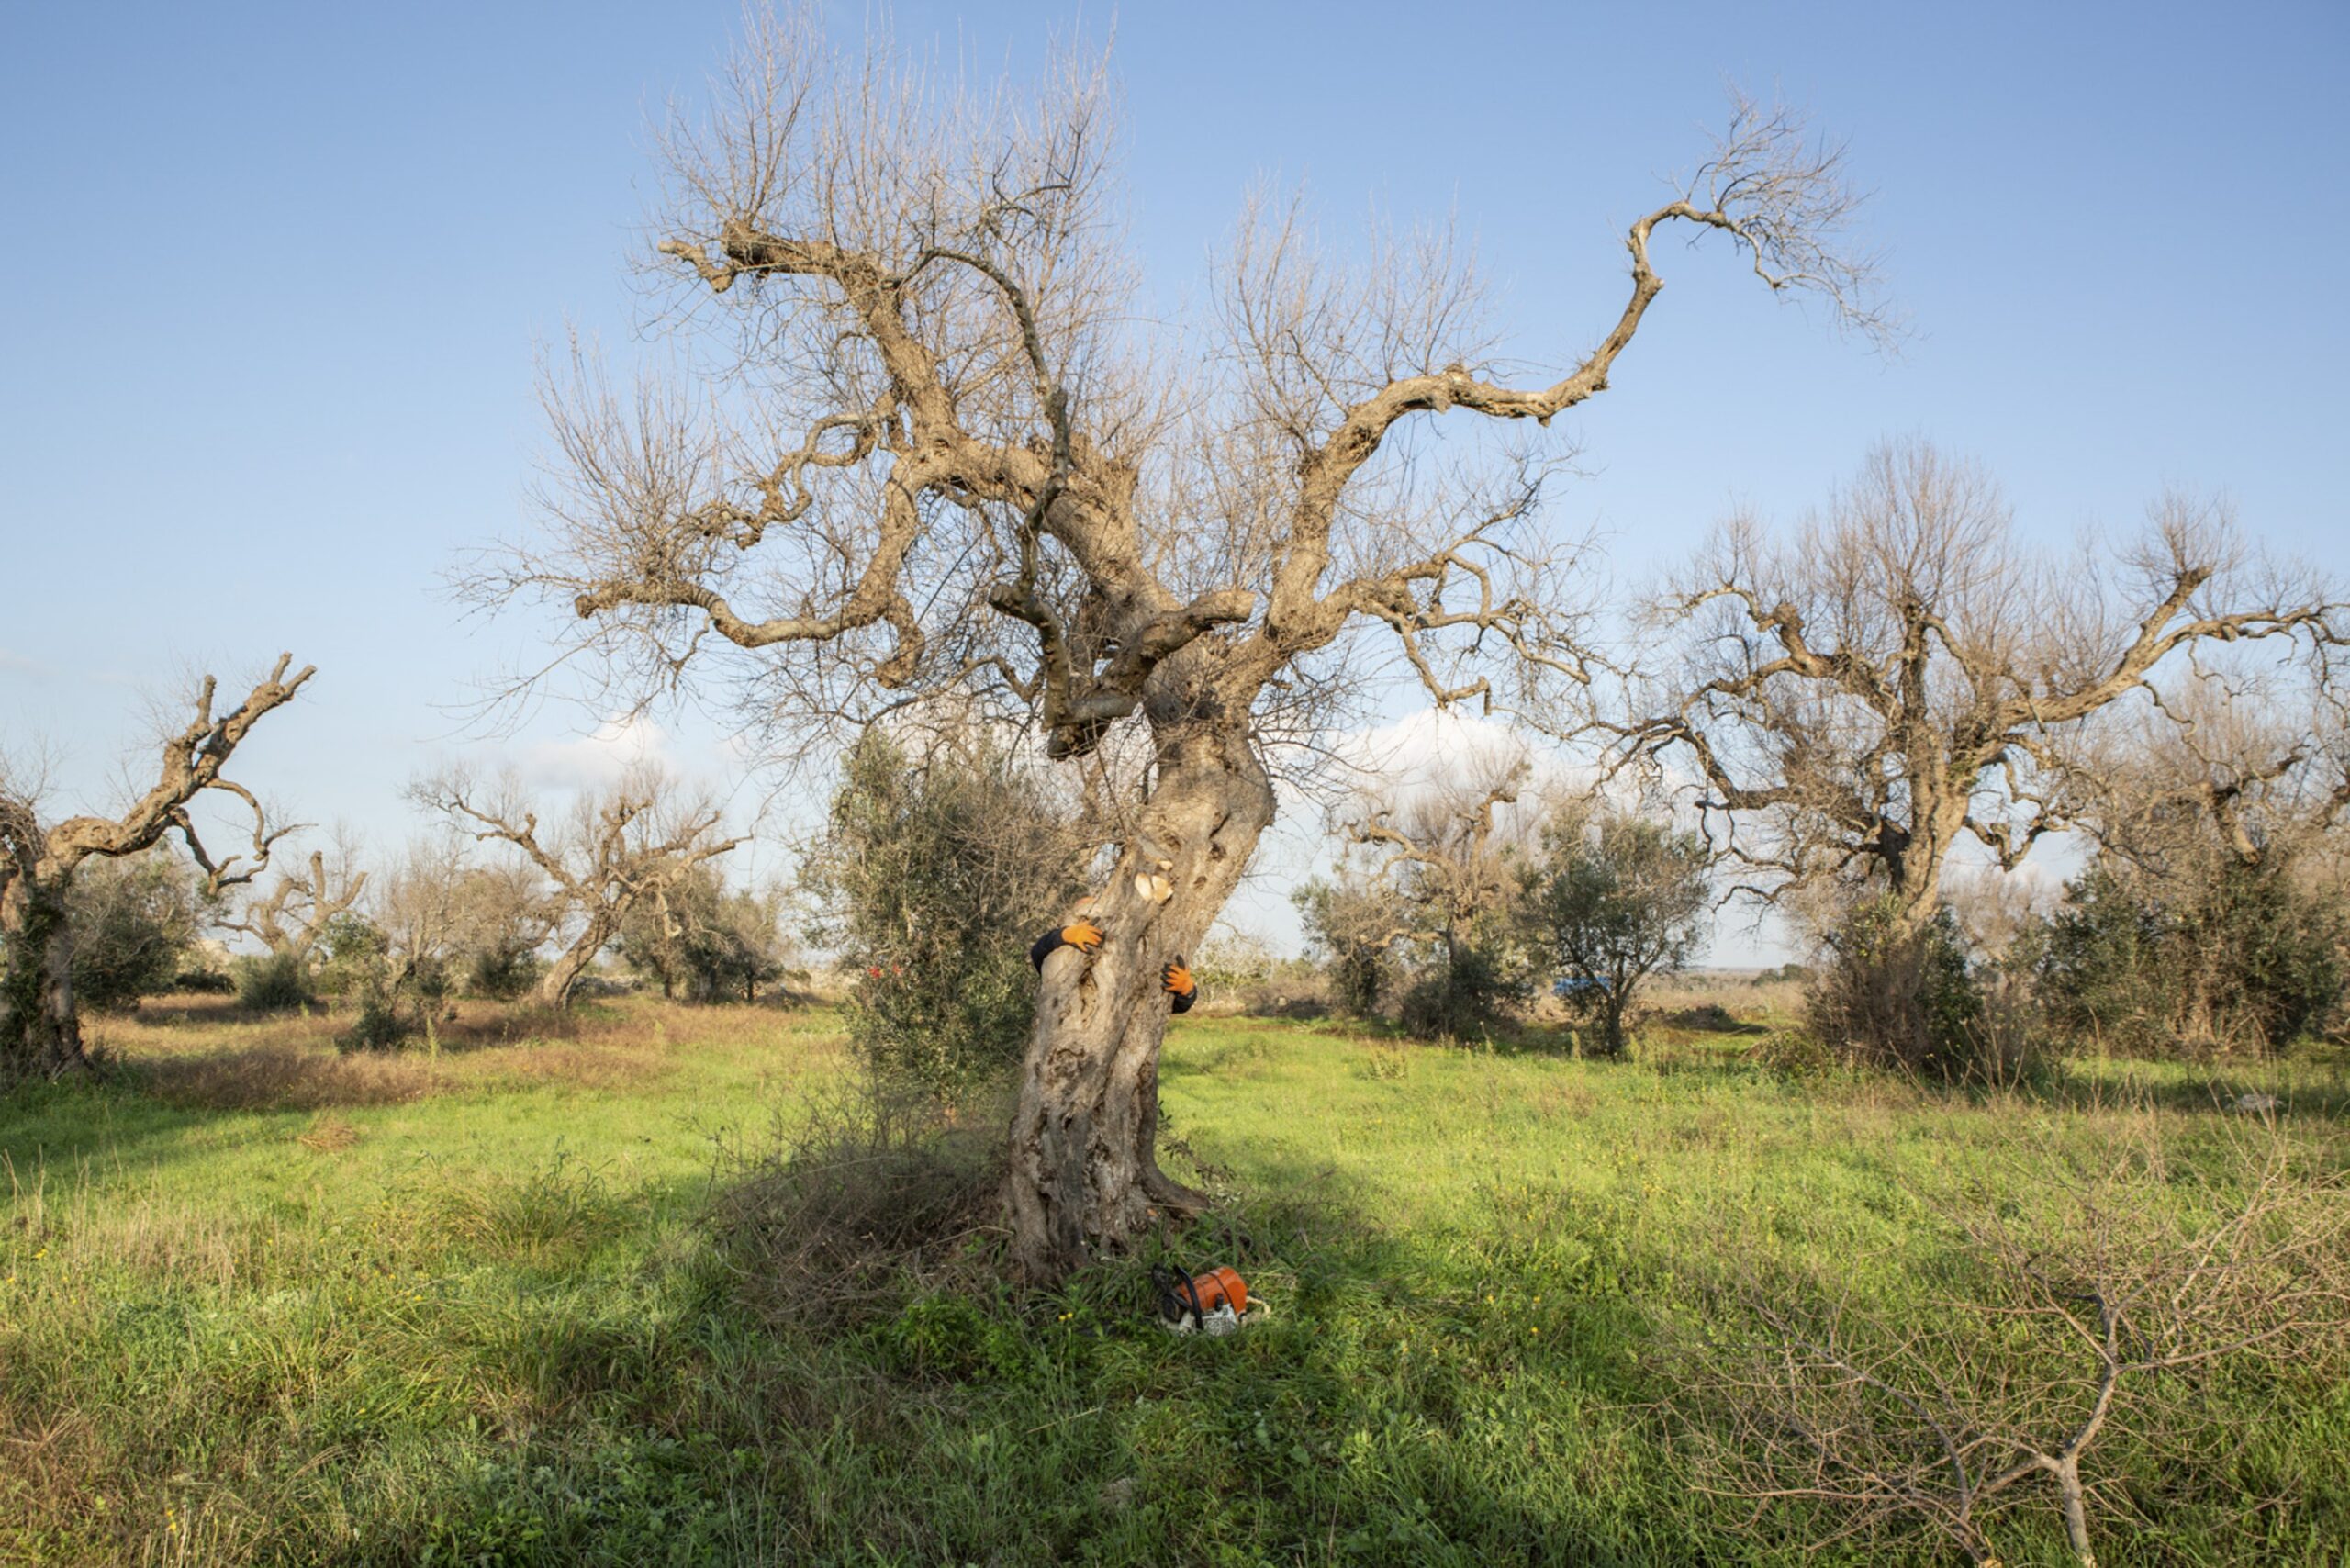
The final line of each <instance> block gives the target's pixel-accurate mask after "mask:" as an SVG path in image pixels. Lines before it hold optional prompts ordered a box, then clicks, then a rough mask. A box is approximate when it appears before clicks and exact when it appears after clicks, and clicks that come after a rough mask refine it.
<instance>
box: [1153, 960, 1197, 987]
mask: <svg viewBox="0 0 2350 1568" xmlns="http://www.w3.org/2000/svg"><path fill="white" fill-rule="evenodd" d="M1194 983H1195V982H1194V981H1193V980H1192V971H1191V970H1189V969H1185V968H1184V967H1183V960H1182V959H1181V958H1177V959H1176V960H1175V961H1174V962H1173V963H1171V964H1169V965H1168V966H1167V967H1166V968H1165V969H1161V970H1159V971H1158V985H1159V989H1160V990H1162V991H1166V992H1167V994H1168V995H1169V996H1189V995H1191V994H1192V987H1193V985H1194Z"/></svg>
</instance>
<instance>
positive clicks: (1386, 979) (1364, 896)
mask: <svg viewBox="0 0 2350 1568" xmlns="http://www.w3.org/2000/svg"><path fill="white" fill-rule="evenodd" d="M1290 902H1292V903H1294V904H1296V905H1297V911H1298V915H1299V918H1300V919H1301V920H1302V922H1303V923H1304V926H1305V941H1306V949H1307V951H1308V952H1309V953H1310V954H1311V955H1312V957H1313V958H1315V961H1317V962H1318V963H1320V964H1321V966H1322V969H1323V973H1324V974H1325V975H1326V976H1327V977H1328V978H1329V981H1330V994H1331V1000H1332V1001H1333V1002H1336V1003H1337V1007H1338V1010H1339V1011H1340V1012H1342V1013H1347V1014H1352V1015H1354V1016H1355V1017H1357V1018H1368V1017H1371V1015H1372V1014H1376V1013H1377V1012H1378V1011H1379V1002H1380V999H1381V997H1382V996H1383V995H1385V994H1386V992H1387V991H1388V989H1389V988H1390V987H1391V986H1393V984H1394V983H1395V980H1396V976H1397V974H1398V972H1399V969H1400V966H1399V965H1398V964H1397V962H1396V958H1395V950H1394V949H1395V943H1396V941H1397V940H1398V939H1399V938H1400V937H1402V936H1404V935H1406V934H1407V933H1405V932H1404V931H1403V930H1401V929H1399V928H1398V927H1397V926H1396V924H1395V919H1394V913H1393V909H1392V908H1391V907H1390V904H1391V901H1390V900H1389V899H1388V898H1387V897H1386V895H1385V894H1384V892H1383V891H1382V889H1381V888H1379V887H1378V886H1376V885H1374V884H1372V883H1371V882H1370V881H1369V880H1367V879H1365V878H1364V877H1363V875H1362V873H1361V871H1360V870H1359V869H1358V868H1354V867H1351V866H1340V867H1339V868H1337V872H1336V874H1335V875H1333V876H1331V877H1327V878H1324V877H1316V878H1314V879H1311V880H1310V881H1307V882H1306V883H1304V885H1303V886H1301V887H1300V888H1299V889H1298V890H1297V891H1296V892H1294V893H1292V894H1291V895H1290Z"/></svg>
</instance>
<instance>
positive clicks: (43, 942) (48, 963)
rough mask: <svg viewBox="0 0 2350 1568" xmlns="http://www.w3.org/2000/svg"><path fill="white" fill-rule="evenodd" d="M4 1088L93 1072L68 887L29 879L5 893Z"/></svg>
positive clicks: (1, 922) (0, 1069) (1, 908)
mask: <svg viewBox="0 0 2350 1568" xmlns="http://www.w3.org/2000/svg"><path fill="white" fill-rule="evenodd" d="M0 946H5V947H6V981H5V985H6V989H5V991H0V1084H6V1083H10V1082H14V1081H18V1080H21V1079H25V1078H31V1077H39V1078H57V1077H61V1076H62V1075H64V1074H66V1073H70V1072H81V1071H86V1070H88V1069H89V1066H90V1058H88V1057H87V1056H86V1055H84V1053H83V1050H82V1025H81V1020H80V1017H79V1015H78V1014H76V1012H75V1010H74V1006H73V929H72V927H71V925H70V924H68V922H67V920H66V916H65V890H64V887H63V886H62V882H37V881H35V880H33V879H31V878H29V877H28V878H21V879H17V880H16V881H13V882H11V883H9V884H8V886H7V888H6V890H5V892H0Z"/></svg>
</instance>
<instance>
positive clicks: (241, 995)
mask: <svg viewBox="0 0 2350 1568" xmlns="http://www.w3.org/2000/svg"><path fill="white" fill-rule="evenodd" d="M317 999H318V996H317V991H316V990H315V989H314V988H313V987H312V985H311V983H310V966H309V963H308V960H306V959H305V958H303V957H302V956H301V955H300V954H298V953H263V954H261V955H259V956H257V957H253V958H241V959H239V960H238V962H237V1004H238V1005H239V1006H241V1007H242V1008H244V1009H245V1010H246V1011H248V1012H252V1013H289V1012H292V1011H293V1010H294V1009H295V1008H297V1007H308V1005H309V1004H310V1003H311V1002H315V1001H316V1000H317Z"/></svg>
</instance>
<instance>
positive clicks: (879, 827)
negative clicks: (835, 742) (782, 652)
mask: <svg viewBox="0 0 2350 1568" xmlns="http://www.w3.org/2000/svg"><path fill="white" fill-rule="evenodd" d="M1084 863H1085V855H1084V846H1083V845H1082V844H1081V842H1080V835H1079V834H1077V833H1075V832H1074V831H1073V830H1072V828H1071V825H1070V823H1069V819H1068V816H1067V814H1066V813H1064V812H1061V811H1059V810H1058V809H1057V806H1056V804H1055V802H1054V801H1052V799H1051V797H1050V796H1049V794H1048V793H1047V792H1046V789H1045V787H1044V785H1043V783H1042V782H1041V781H1040V780H1038V779H1036V778H1034V777H1033V776H1032V775H1030V774H1028V773H1027V772H1025V771H1024V769H1022V768H1021V767H1019V766H1017V765H1016V764H1015V763H1014V762H1013V759H1011V758H1010V757H1008V756H1005V755H1004V754H1002V752H1000V751H997V750H995V749H993V748H992V747H990V745H988V744H987V743H986V742H985V741H984V740H982V739H979V738H976V737H966V738H965V739H963V740H962V741H960V742H959V743H958V742H953V741H950V742H948V743H946V744H941V745H933V746H932V747H931V748H930V750H929V751H928V753H927V755H925V756H921V757H919V758H917V757H916V756H913V755H912V753H911V752H910V751H908V750H907V749H905V748H903V747H901V745H899V744H898V743H897V742H896V741H894V740H892V739H891V738H890V736H888V735H886V734H881V733H879V732H878V731H868V732H867V734H865V736H864V737H863V738H862V739H861V740H860V741H859V742H858V744H857V745H856V749H855V750H853V751H852V752H850V754H849V756H848V757H847V760H846V762H845V767H844V771H843V777H842V781H841V787H840V790H839V791H838V792H837V793H836V794H835V795H834V799H833V807H832V813H831V817H830V820H829V822H828V823H827V824H826V829H825V834H824V837H823V839H822V842H821V843H820V845H819V846H817V849H816V851H815V853H814V854H813V855H811V857H810V858H809V861H808V863H807V865H806V867H805V868H803V870H802V873H801V880H802V886H803V889H804V890H805V891H806V892H807V893H808V895H809V896H810V897H811V899H812V901H813V902H814V903H815V906H816V911H817V916H816V921H815V924H814V933H813V934H814V935H815V936H816V938H817V940H819V941H820V942H822V943H823V944H824V945H826V946H830V947H832V948H833V949H834V952H836V953H837V954H838V955H839V956H840V958H841V960H842V961H843V963H844V964H845V966H846V967H847V968H848V969H850V971H851V973H852V975H853V976H854V977H855V980H856V991H855V992H854V993H853V994H852V995H851V997H850V999H849V1002H848V1004H847V1007H846V1013H847V1018H848V1026H849V1034H850V1036H851V1038H852V1039H853V1040H854V1041H855V1042H856V1047H857V1049H858V1051H859V1053H860V1054H861V1055H862V1057H863V1058H864V1059H865V1063H866V1065H867V1067H868V1068H869V1069H870V1070H872V1071H873V1072H874V1073H875V1074H876V1075H877V1076H878V1077H880V1078H883V1079H887V1080H891V1081H899V1082H903V1083H911V1084H917V1085H920V1086H923V1088H925V1089H927V1090H929V1091H931V1092H934V1093H937V1094H939V1095H941V1096H944V1097H946V1098H947V1099H949V1100H955V1099H960V1098H965V1097H968V1095H970V1094H971V1093H973V1092H975V1091H977V1090H979V1089H980V1088H981V1087H982V1086H984V1085H985V1084H987V1083H988V1082H990V1081H994V1080H999V1079H1001V1078H1002V1077H1003V1076H1004V1075H1005V1074H1006V1073H1007V1072H1008V1071H1009V1070H1010V1069H1011V1068H1012V1067H1013V1064H1015V1063H1016V1062H1017V1061H1018V1060H1019V1058H1020V1055H1021V1052H1022V1050H1023V1049H1024V1047H1025V1046H1026V1043H1027V1038H1028V1028H1029V1024H1030V1022H1031V1020H1032V1018H1033V1016H1034V1013H1035V996H1036V976H1035V971H1034V970H1033V969H1031V968H1030V967H1029V964H1028V946H1029V944H1030V943H1031V942H1032V941H1033V940H1034V939H1035V936H1036V935H1037V934H1038V933H1040V932H1043V931H1046V930H1048V929H1050V928H1051V927H1053V926H1055V925H1057V924H1060V923H1061V922H1062V921H1063V920H1064V919H1066V918H1067V915H1068V912H1069V906H1070V905H1071V903H1072V902H1074V901H1075V900H1076V898H1077V896H1078V895H1079V893H1080V892H1081V891H1082V890H1083V885H1084V884H1083V881H1082V874H1083V870H1084Z"/></svg>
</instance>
